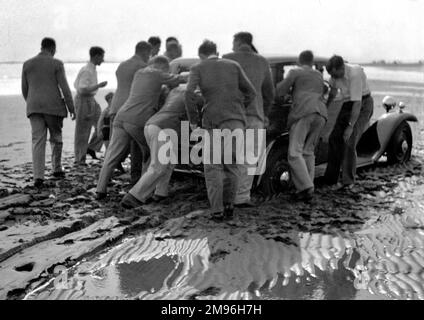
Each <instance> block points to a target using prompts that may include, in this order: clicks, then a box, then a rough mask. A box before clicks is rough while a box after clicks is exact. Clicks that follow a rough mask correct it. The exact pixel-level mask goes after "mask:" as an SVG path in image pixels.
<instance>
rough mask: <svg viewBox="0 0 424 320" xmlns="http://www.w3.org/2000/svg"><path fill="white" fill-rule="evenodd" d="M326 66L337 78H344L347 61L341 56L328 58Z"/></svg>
mask: <svg viewBox="0 0 424 320" xmlns="http://www.w3.org/2000/svg"><path fill="white" fill-rule="evenodd" d="M325 68H326V69H327V72H328V73H329V74H330V75H331V76H332V77H333V78H335V79H338V78H343V77H344V75H345V63H344V60H343V58H342V57H341V56H337V55H334V56H332V57H331V58H330V60H328V62H327V64H326V66H325Z"/></svg>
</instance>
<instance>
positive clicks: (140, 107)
mask: <svg viewBox="0 0 424 320" xmlns="http://www.w3.org/2000/svg"><path fill="white" fill-rule="evenodd" d="M180 82H183V80H182V78H181V77H180V76H178V75H171V74H169V73H164V72H162V71H160V70H157V69H155V68H153V67H147V68H144V69H141V70H138V71H137V72H136V73H135V75H134V80H133V83H132V86H131V90H130V95H129V97H128V99H127V101H126V102H125V103H124V105H123V106H122V107H121V109H120V110H119V111H118V113H117V114H116V117H115V120H114V121H124V122H127V123H131V124H134V125H136V126H138V127H141V128H143V127H144V125H145V123H146V122H147V120H149V119H150V117H151V116H153V115H154V114H155V113H156V112H157V108H158V103H159V96H160V93H161V88H162V85H169V86H171V87H176V86H177V85H178V84H179V83H180Z"/></svg>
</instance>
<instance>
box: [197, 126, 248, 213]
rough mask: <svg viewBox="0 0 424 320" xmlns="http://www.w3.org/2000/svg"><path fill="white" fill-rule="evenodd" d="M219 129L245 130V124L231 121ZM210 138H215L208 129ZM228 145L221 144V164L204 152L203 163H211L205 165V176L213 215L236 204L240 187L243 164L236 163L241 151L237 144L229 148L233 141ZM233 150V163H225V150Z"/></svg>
mask: <svg viewBox="0 0 424 320" xmlns="http://www.w3.org/2000/svg"><path fill="white" fill-rule="evenodd" d="M219 129H221V130H223V129H230V130H231V131H233V130H236V129H241V130H244V129H245V125H244V123H243V122H241V121H238V120H229V121H226V122H224V123H222V124H221V125H220V126H219ZM206 131H207V133H208V134H209V137H211V140H212V137H213V130H212V129H207V130H206ZM225 141H226V143H222V144H221V159H220V163H213V161H211V160H212V159H207V154H208V153H207V152H203V155H204V158H203V162H204V163H206V161H207V160H209V161H210V164H204V174H205V180H206V188H207V191H208V198H209V203H210V206H211V211H212V212H213V213H218V212H222V211H223V210H224V206H225V205H232V204H234V200H235V197H236V193H237V190H238V187H239V179H240V175H241V170H240V167H242V166H243V165H242V164H237V163H236V158H237V153H238V152H240V150H237V147H236V144H235V143H233V144H232V145H231V146H228V143H231V142H232V140H230V139H226V140H225ZM212 148H213V144H212V143H211V150H210V151H211V152H210V153H209V155H210V156H211V158H213V150H212ZM228 148H231V150H232V154H231V158H232V159H231V163H229V164H228V163H225V159H224V150H225V149H228Z"/></svg>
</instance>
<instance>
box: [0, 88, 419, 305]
mask: <svg viewBox="0 0 424 320" xmlns="http://www.w3.org/2000/svg"><path fill="white" fill-rule="evenodd" d="M372 86H373V91H374V92H376V94H375V96H374V98H375V101H376V107H375V114H374V116H375V117H376V116H378V115H379V114H381V113H382V112H383V109H382V108H381V107H380V101H381V99H382V97H383V96H384V95H385V94H388V93H396V92H398V93H399V98H400V99H402V100H403V101H404V102H406V103H407V105H408V106H409V108H410V109H409V111H411V112H413V113H415V114H416V115H417V116H418V118H419V119H420V121H421V122H422V121H423V120H424V113H423V112H422V107H423V106H424V104H423V91H422V90H420V88H421V87H422V86H423V84H422V83H418V84H411V83H407V84H405V83H402V82H395V81H394V82H391V83H390V86H388V83H387V82H384V81H373V82H372ZM405 86H407V88H406V89H405ZM411 86H417V87H419V88H418V89H417V90H412V89H411ZM404 91H408V92H409V93H410V94H409V95H407V96H402V92H404ZM10 99H11V100H10V101H11V102H10V103H6V105H7V106H8V107H9V108H10V109H8V110H9V111H8V112H4V113H3V116H2V117H1V121H2V122H1V126H0V128H1V129H0V130H2V131H1V132H0V133H1V134H2V137H3V138H2V140H1V143H0V145H1V146H0V147H1V149H0V154H1V159H0V275H1V276H0V299H22V298H26V299H58V298H59V299H125V298H126V299H317V300H318V299H335V300H337V299H368V300H370V299H421V300H422V299H424V269H423V268H424V178H423V177H424V175H423V170H424V167H423V163H424V130H423V129H421V128H422V126H421V125H415V126H413V129H414V134H415V140H414V149H413V156H412V159H411V161H410V162H408V163H407V164H406V165H399V166H391V167H388V166H386V165H385V164H383V163H382V164H378V165H374V166H372V167H369V168H365V169H363V170H360V172H359V183H358V186H359V190H358V192H347V191H345V192H329V191H328V190H327V189H318V191H317V196H316V199H315V201H314V202H313V203H312V204H303V203H294V202H293V201H291V199H290V196H289V195H287V194H282V195H279V196H276V197H274V198H272V199H259V198H258V199H257V200H258V201H259V202H260V204H259V206H258V207H257V208H254V209H239V210H236V217H235V219H234V221H231V222H222V223H217V222H214V221H212V220H211V219H210V217H209V215H208V213H207V211H206V209H207V208H208V203H207V198H206V190H205V186H204V181H202V180H199V179H196V178H192V177H187V176H175V177H174V178H173V180H172V188H171V198H170V199H169V200H168V201H167V202H165V203H161V204H156V205H153V204H152V205H147V206H144V207H143V208H142V209H141V208H140V209H136V210H122V209H121V208H120V207H119V201H120V199H121V198H122V196H123V195H124V194H125V192H126V191H127V190H128V188H129V186H128V181H129V175H128V174H125V175H116V176H115V177H114V179H113V181H112V185H111V188H110V194H111V197H110V198H109V199H108V200H107V201H106V202H97V201H95V199H94V191H95V189H94V188H95V186H96V180H97V176H98V172H99V170H100V165H101V164H100V162H96V161H90V162H89V167H88V168H85V169H78V170H75V168H73V166H72V160H73V159H72V158H71V156H72V142H71V141H72V132H73V129H72V128H71V127H70V126H72V125H73V124H72V123H71V122H70V120H67V121H66V122H65V128H66V126H68V127H67V128H68V129H65V133H64V137H65V152H64V166H65V170H66V172H67V177H66V179H65V180H63V181H62V180H55V179H54V178H53V177H51V176H50V174H51V173H49V174H48V182H47V184H48V188H47V189H46V190H44V191H43V192H42V193H37V192H35V190H33V188H32V187H31V185H32V178H31V172H32V168H31V164H30V163H26V162H28V161H30V159H28V154H30V152H29V150H30V149H28V148H30V144H29V140H30V135H29V129H28V127H29V124H28V120H27V119H26V118H25V112H24V109H23V111H22V113H23V117H20V116H18V115H16V114H13V112H12V111H13V108H14V105H13V103H16V102H17V101H19V99H21V98H19V97H11V98H10ZM0 101H1V104H2V108H3V107H4V106H5V104H4V103H5V101H8V100H7V99H6V100H4V99H1V100H0ZM19 103H20V104H21V105H20V106H21V107H22V108H23V101H21V102H19ZM10 110H12V111H10ZM19 112H21V111H19ZM16 117H19V118H16ZM13 121H15V122H16V121H17V122H16V123H17V125H15V127H16V128H19V130H16V131H10V130H6V129H5V127H4V125H5V124H8V125H9V127H10V123H12V122H13ZM25 130H26V131H25ZM8 134H9V135H12V134H16V137H14V136H7V135H8ZM22 136H27V139H22ZM5 137H7V139H9V140H10V141H12V142H10V141H9V140H7V141H6V138H5ZM66 139H68V140H69V141H68V140H66ZM10 143H12V144H11V145H10V146H9V144H10ZM25 148H27V149H25ZM48 149H49V147H47V150H48ZM25 163H26V164H25ZM126 167H127V170H129V164H128V163H127V164H126ZM47 168H48V170H49V168H50V164H49V163H48V164H47ZM56 267H57V268H56ZM63 271H66V277H65V276H64V274H62V273H61V272H63ZM65 278H66V279H65Z"/></svg>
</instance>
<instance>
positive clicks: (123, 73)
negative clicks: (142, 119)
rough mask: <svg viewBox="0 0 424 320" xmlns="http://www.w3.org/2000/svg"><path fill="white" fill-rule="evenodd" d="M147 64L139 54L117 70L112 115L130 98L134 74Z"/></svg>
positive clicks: (111, 108) (123, 63)
mask: <svg viewBox="0 0 424 320" xmlns="http://www.w3.org/2000/svg"><path fill="white" fill-rule="evenodd" d="M146 66H147V64H146V63H145V62H144V61H143V60H142V59H141V58H140V57H138V56H133V57H132V58H130V59H128V60H126V61H124V62H122V63H121V64H120V65H119V67H118V69H117V70H116V79H117V81H118V86H117V88H116V92H115V95H114V97H113V100H112V103H111V107H110V114H111V115H115V114H116V113H117V112H118V111H119V109H120V108H121V107H122V106H123V105H124V103H125V102H126V100H127V99H128V96H129V94H130V89H131V84H132V81H133V79H134V74H135V73H136V72H137V71H138V70H140V69H142V68H145V67H146Z"/></svg>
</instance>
